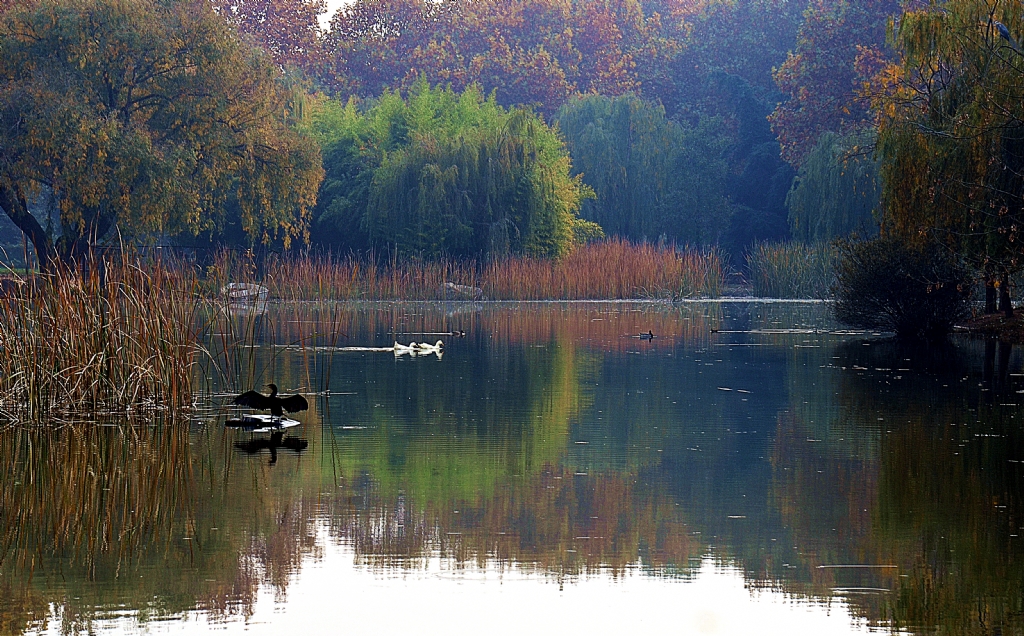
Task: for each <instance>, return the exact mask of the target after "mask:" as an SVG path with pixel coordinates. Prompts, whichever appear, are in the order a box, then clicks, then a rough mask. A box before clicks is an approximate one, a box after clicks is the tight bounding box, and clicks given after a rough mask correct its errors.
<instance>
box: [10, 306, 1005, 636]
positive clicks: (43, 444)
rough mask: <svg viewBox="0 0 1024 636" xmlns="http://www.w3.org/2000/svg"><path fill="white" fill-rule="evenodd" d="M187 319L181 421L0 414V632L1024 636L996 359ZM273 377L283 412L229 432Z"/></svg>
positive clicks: (503, 320)
mask: <svg viewBox="0 0 1024 636" xmlns="http://www.w3.org/2000/svg"><path fill="white" fill-rule="evenodd" d="M211 316H212V317H213V319H214V320H215V322H216V326H215V328H213V329H211V332H212V333H211V336H210V340H209V342H207V347H208V349H209V350H210V352H211V353H210V355H211V357H210V359H209V360H208V361H207V362H204V363H203V364H202V365H201V366H200V367H199V368H197V374H199V375H200V376H201V378H202V380H201V382H200V384H201V386H202V390H203V394H202V397H201V399H200V401H199V403H198V404H197V405H196V409H195V412H194V413H191V414H189V415H187V416H185V417H181V418H175V417H172V416H168V417H167V418H166V419H164V420H163V421H161V422H157V423H153V422H148V423H145V424H139V423H135V424H133V425H125V424H123V423H117V422H110V421H106V420H100V421H99V422H96V423H84V424H76V425H61V426H56V427H52V428H45V429H41V428H26V427H15V426H8V427H6V428H3V429H0V439H2V446H0V447H2V448H3V449H4V452H3V454H2V457H0V462H3V466H4V468H3V480H4V481H3V484H4V486H3V490H2V498H0V524H2V527H3V533H2V535H0V538H2V544H0V558H2V559H3V561H2V562H0V632H2V633H5V634H6V633H14V634H20V633H31V634H35V633H46V634H49V633H54V634H56V633H86V632H89V633H198V632H205V631H215V632H217V633H236V632H246V633H253V634H272V633H282V632H284V631H285V630H288V631H292V632H298V633H308V634H314V633H347V634H381V633H397V632H411V633H440V632H444V633H449V634H465V633H474V634H475V633H488V634H505V633H509V634H511V633H522V632H524V631H527V630H529V631H532V632H535V633H570V632H579V633H593V634H613V633H616V634H617V633H635V632H637V631H639V630H641V629H642V630H649V631H652V632H653V631H658V632H665V633H685V634H691V633H697V634H700V633H707V634H751V633H758V634H852V633H867V632H903V631H905V632H909V633H942V634H965V635H966V634H993V635H994V634H1019V633H1024V590H1022V586H1024V547H1022V542H1021V538H1020V534H1021V531H1022V526H1024V516H1022V513H1024V506H1022V503H1024V502H1022V499H1021V496H1022V492H1024V489H1022V487H1021V486H1022V469H1021V463H1020V462H1021V461H1024V432H1022V427H1021V423H1022V420H1017V419H1016V415H1021V416H1022V419H1024V409H1022V408H1021V404H1024V364H1022V363H1024V360H1022V358H1021V354H1020V352H1019V351H1018V350H1017V349H1014V348H1012V347H1010V346H1008V345H1005V344H1000V343H996V342H994V341H983V340H970V339H966V338H963V337H956V338H954V339H953V340H952V342H951V343H949V344H948V345H934V346H931V347H925V348H908V347H904V346H901V345H898V344H896V343H894V342H892V341H891V340H889V339H887V338H886V337H884V336H881V335H878V334H870V333H859V332H847V331H842V330H839V329H838V328H837V326H836V325H835V324H833V323H832V321H831V319H830V317H829V313H828V307H827V306H826V305H824V304H821V303H792V302H750V301H742V302H730V301H719V302H692V303H682V304H675V305H672V304H661V303H630V302H608V303H603V302H594V303H366V304H337V305H325V304H319V305H317V304H287V305H285V304H271V305H269V307H267V308H266V311H265V312H264V313H260V314H258V315H253V314H251V313H250V314H247V313H246V312H244V311H242V312H238V313H236V314H223V313H219V310H217V311H214V313H213V314H211ZM456 331H465V336H464V337H458V336H452V335H443V334H449V333H451V332H456ZM648 331H650V332H652V333H653V334H654V338H653V339H641V338H640V337H638V335H639V334H640V333H647V332H648ZM437 339H441V340H443V342H444V349H443V353H441V354H434V353H431V354H426V355H418V356H413V355H406V354H402V355H399V354H396V353H395V352H392V351H388V350H386V349H387V348H389V347H391V346H392V345H393V343H394V342H395V341H396V340H397V341H399V342H401V343H408V342H410V341H416V342H424V341H425V342H434V341H435V340H437ZM378 349H379V350H378ZM268 382H275V383H276V384H278V385H279V386H280V387H281V390H282V392H284V393H293V392H302V393H304V394H306V395H307V399H308V400H309V402H310V409H309V410H308V411H306V412H303V413H300V414H298V416H297V417H298V419H299V420H300V421H301V422H302V425H301V426H299V427H297V428H295V429H292V430H290V431H289V432H288V433H287V434H286V435H284V437H283V438H282V439H271V437H270V436H269V435H260V434H252V433H247V432H245V431H241V430H237V429H228V428H225V426H224V421H225V419H226V418H227V417H228V415H229V414H231V413H232V412H233V411H231V410H230V409H228V408H227V407H226V404H227V403H228V402H229V400H230V395H231V394H232V393H235V392H238V391H240V390H247V389H250V388H254V387H257V388H258V387H259V385H262V384H265V383H268Z"/></svg>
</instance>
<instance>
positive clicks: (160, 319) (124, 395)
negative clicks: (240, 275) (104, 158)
mask: <svg viewBox="0 0 1024 636" xmlns="http://www.w3.org/2000/svg"><path fill="white" fill-rule="evenodd" d="M24 288H25V290H24V292H23V293H21V294H17V295H14V296H12V297H8V298H4V299H2V300H0V414H2V415H3V416H6V417H7V418H8V419H12V420H18V421H36V422H38V421H43V420H46V419H48V418H54V417H58V418H59V417H62V416H73V415H74V414H76V413H83V412H86V413H90V414H94V415H96V414H113V413H121V414H131V413H137V412H145V411H149V410H154V409H166V408H170V409H177V408H181V407H184V406H187V405H189V404H190V403H191V399H192V391H191V387H192V372H193V369H192V367H193V364H194V362H195V359H196V355H197V346H196V342H197V339H196V336H197V323H196V306H197V305H196V301H195V295H196V279H195V276H194V275H192V274H191V273H190V271H189V270H187V269H185V268H180V267H171V266H164V265H161V264H159V263H153V264H148V265H147V266H146V267H145V269H144V268H143V266H142V265H140V264H139V263H138V262H132V261H129V260H125V259H117V260H113V259H111V260H105V261H104V262H102V263H95V264H93V266H91V267H89V268H88V273H86V274H84V275H83V274H82V273H81V272H78V271H73V270H70V269H66V268H57V269H56V271H55V272H53V273H51V274H48V275H45V276H38V277H36V279H35V280H34V283H33V284H31V285H25V286H24Z"/></svg>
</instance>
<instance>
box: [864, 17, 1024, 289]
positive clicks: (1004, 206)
mask: <svg viewBox="0 0 1024 636" xmlns="http://www.w3.org/2000/svg"><path fill="white" fill-rule="evenodd" d="M1022 24H1024V12H1022V7H1021V6H1020V4H1019V3H1015V2H1009V1H1003V0H1000V1H997V2H989V1H987V0H985V1H982V0H952V1H950V2H947V3H944V4H943V5H942V6H941V7H939V6H928V7H922V8H919V9H916V10H913V11H908V12H906V13H904V14H903V16H902V17H901V19H900V21H899V25H898V28H897V29H896V31H895V34H894V35H895V43H896V45H897V47H898V50H899V52H900V54H901V60H900V62H899V63H897V64H893V65H891V66H890V67H889V68H888V69H887V71H886V74H885V79H886V81H887V88H888V90H887V91H886V92H885V93H884V94H883V95H882V96H881V97H879V98H878V99H877V102H876V107H877V109H878V112H879V142H878V147H879V153H880V157H881V159H882V163H881V173H882V177H883V202H884V207H883V211H884V215H883V229H885V230H886V231H888V232H890V233H892V234H895V235H898V236H901V237H903V238H904V239H905V240H907V241H910V242H915V243H920V242H922V241H925V240H932V241H937V242H939V243H941V244H943V245H946V246H947V248H948V249H951V250H956V251H957V252H959V253H960V254H962V255H963V256H964V257H966V258H969V259H970V260H971V261H972V263H973V264H974V265H975V266H977V267H979V268H982V269H983V270H984V271H985V272H986V277H987V278H989V280H990V281H991V280H992V279H993V278H997V277H998V278H1001V279H1003V282H1004V283H1005V282H1006V277H1007V274H1008V273H1009V272H1012V271H1014V270H1017V269H1018V268H1019V267H1020V265H1021V256H1022V255H1024V252H1022V249H1021V248H1022V238H1024V237H1022V234H1021V231H1022V229H1024V55H1022V53H1021V51H1020V47H1019V44H1018V43H1017V40H1016V38H1017V37H1018V34H1020V33H1021V28H1022ZM1004 29H1005V34H1003V33H1001V31H1002V30H1004ZM1004 289H1005V285H1004ZM1006 302H1007V304H1008V298H1007V299H1006Z"/></svg>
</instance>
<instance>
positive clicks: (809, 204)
mask: <svg viewBox="0 0 1024 636" xmlns="http://www.w3.org/2000/svg"><path fill="white" fill-rule="evenodd" d="M873 145H874V139H873V137H872V136H870V135H864V134H861V135H848V136H846V137H842V136H839V135H837V134H835V133H825V134H823V135H822V136H821V138H820V139H818V143H817V145H815V147H814V149H813V150H812V151H811V153H810V155H808V156H807V159H806V160H805V161H804V164H803V166H801V168H800V172H799V173H798V175H797V178H796V181H794V182H793V189H792V190H790V192H789V196H788V197H786V205H788V206H789V228H790V232H791V233H792V235H793V238H794V239H796V240H798V241H802V242H804V243H808V244H811V243H824V242H828V241H831V240H833V239H836V238H842V237H846V236H850V235H851V234H856V235H857V236H859V237H860V238H871V237H873V236H875V235H876V234H878V222H877V221H876V220H875V216H874V214H875V211H876V210H877V209H878V205H879V194H880V192H881V183H880V182H879V178H878V161H877V160H876V159H875V158H874V157H873V156H872V155H871V154H870V153H873V150H872V148H873Z"/></svg>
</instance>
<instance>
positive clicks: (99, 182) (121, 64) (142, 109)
mask: <svg viewBox="0 0 1024 636" xmlns="http://www.w3.org/2000/svg"><path fill="white" fill-rule="evenodd" d="M0 22H2V23H0V207H2V208H3V210H4V211H5V212H6V213H7V214H8V216H10V217H11V219H12V220H13V221H14V222H15V223H16V224H17V225H18V227H20V228H21V229H22V231H24V232H25V234H26V235H27V236H28V238H29V239H30V240H31V241H32V243H33V245H34V247H35V248H36V251H37V253H38V254H39V256H40V261H41V262H42V263H43V264H44V265H45V264H47V263H49V262H50V261H51V260H52V259H54V258H58V257H59V258H62V259H65V260H67V259H72V258H76V257H77V256H80V255H82V254H83V253H84V252H85V251H86V250H88V249H89V248H90V247H91V246H93V245H95V244H96V243H98V242H101V241H102V240H103V239H104V238H105V237H107V236H108V235H109V234H111V232H112V230H113V229H114V228H115V227H117V228H118V230H119V231H120V232H121V234H122V235H125V234H127V235H129V236H131V235H138V234H177V233H182V232H191V233H199V232H204V231H210V230H216V229H217V228H218V227H220V226H221V225H223V223H224V221H225V218H224V217H225V215H226V214H227V212H226V210H232V211H234V212H233V213H237V214H238V215H239V217H240V218H239V219H238V221H239V224H240V225H241V227H242V228H243V229H244V230H245V232H246V234H247V235H248V236H249V238H250V240H253V241H268V240H270V239H272V238H278V239H281V240H283V241H284V242H285V244H287V243H288V242H289V241H290V240H292V239H293V238H296V237H302V236H304V234H305V232H306V231H307V230H306V225H307V223H306V221H307V217H308V212H309V210H310V209H311V207H312V206H313V205H314V203H315V197H316V192H317V188H318V186H319V183H320V180H321V179H322V167H321V165H320V157H319V151H318V148H317V145H316V144H315V142H313V141H312V140H310V139H307V138H305V137H303V136H301V135H299V134H298V133H297V132H295V131H294V130H293V129H292V128H290V127H289V125H288V121H287V120H288V108H287V104H288V97H289V96H290V95H291V93H290V92H289V91H288V90H287V89H286V87H285V86H283V85H282V84H281V82H280V81H279V77H280V76H279V72H278V70H277V69H276V68H275V66H274V64H273V63H272V62H271V61H270V60H269V59H267V56H266V55H265V54H264V53H262V52H261V51H259V50H257V49H254V48H252V47H250V46H247V45H245V44H244V43H243V42H242V41H241V40H240V39H239V37H238V36H237V35H236V32H235V31H234V30H233V29H232V28H231V27H230V26H229V25H228V24H226V23H225V21H224V20H223V18H221V17H220V16H218V15H217V14H216V13H215V12H214V11H213V10H212V8H211V6H210V3H209V2H206V1H205V0H131V1H128V0H59V1H58V0H42V1H40V2H37V3H34V4H33V6H31V7H30V8H23V9H15V10H13V11H10V12H8V13H6V14H5V15H4V16H3V18H2V20H0ZM41 192H45V193H48V194H50V195H51V196H52V199H53V200H54V201H55V202H56V203H57V205H58V208H59V212H60V223H59V225H60V233H59V237H56V238H54V236H55V233H54V232H48V231H47V229H45V228H44V227H43V225H42V224H41V223H40V222H39V221H38V220H37V219H36V218H35V217H33V216H32V214H31V213H30V211H29V202H30V201H31V200H32V198H33V197H34V196H35V195H38V194H39V193H41Z"/></svg>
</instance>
